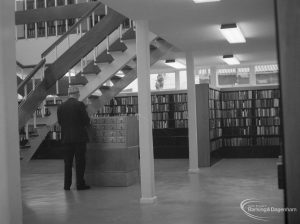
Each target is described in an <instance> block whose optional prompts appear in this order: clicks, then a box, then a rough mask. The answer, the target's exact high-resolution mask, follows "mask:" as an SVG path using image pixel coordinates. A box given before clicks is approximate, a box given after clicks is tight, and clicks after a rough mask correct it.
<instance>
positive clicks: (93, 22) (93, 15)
mask: <svg viewBox="0 0 300 224" xmlns="http://www.w3.org/2000/svg"><path fill="white" fill-rule="evenodd" d="M92 24H93V27H94V26H95V12H93V13H92Z"/></svg>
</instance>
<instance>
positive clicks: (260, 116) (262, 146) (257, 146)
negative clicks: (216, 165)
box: [221, 86, 281, 157]
mask: <svg viewBox="0 0 300 224" xmlns="http://www.w3.org/2000/svg"><path fill="white" fill-rule="evenodd" d="M221 98H222V120H223V122H222V123H223V124H222V129H223V149H222V157H278V155H279V152H280V144H281V133H280V125H281V121H280V120H281V119H280V90H279V89H278V87H271V86H269V87H255V88H243V89H241V88H239V89H224V90H222V93H221Z"/></svg>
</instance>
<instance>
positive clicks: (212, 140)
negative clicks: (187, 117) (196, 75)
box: [195, 83, 223, 167]
mask: <svg viewBox="0 0 300 224" xmlns="http://www.w3.org/2000/svg"><path fill="white" fill-rule="evenodd" d="M195 89H196V113H197V121H196V123H197V141H198V162H199V167H209V166H211V165H212V164H213V163H214V162H216V161H217V160H218V159H219V151H220V150H221V149H222V147H223V139H222V135H223V130H222V102H221V92H220V91H219V90H217V89H212V88H209V85H208V84H207V83H203V84H197V85H196V88H195Z"/></svg>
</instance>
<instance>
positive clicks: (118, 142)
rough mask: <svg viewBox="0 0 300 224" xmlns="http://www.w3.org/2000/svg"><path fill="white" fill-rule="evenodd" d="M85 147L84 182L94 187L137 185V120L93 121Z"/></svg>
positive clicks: (123, 118)
mask: <svg viewBox="0 0 300 224" xmlns="http://www.w3.org/2000/svg"><path fill="white" fill-rule="evenodd" d="M91 123H92V125H91V126H92V127H91V129H90V142H89V143H88V146H87V150H88V153H87V155H86V156H87V166H86V181H87V183H88V184H91V185H96V186H129V185H131V184H133V183H135V182H136V181H137V177H138V169H139V159H138V151H139V146H138V145H139V142H138V133H139V132H138V130H139V129H138V120H137V117H134V116H131V117H128V116H117V117H94V118H92V119H91Z"/></svg>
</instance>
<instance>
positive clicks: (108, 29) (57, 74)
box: [19, 10, 126, 128]
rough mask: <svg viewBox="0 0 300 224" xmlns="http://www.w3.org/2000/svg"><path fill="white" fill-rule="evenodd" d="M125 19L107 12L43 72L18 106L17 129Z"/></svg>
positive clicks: (117, 14)
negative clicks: (42, 77)
mask: <svg viewBox="0 0 300 224" xmlns="http://www.w3.org/2000/svg"><path fill="white" fill-rule="evenodd" d="M125 19H126V17H125V16H123V15H121V14H119V13H117V12H115V11H113V10H109V14H108V15H107V16H105V17H104V18H103V19H102V20H101V21H100V22H99V23H97V24H96V25H95V26H94V27H93V28H92V29H91V30H90V31H89V32H87V33H86V34H85V35H84V36H82V38H80V39H79V40H78V41H77V42H76V43H75V44H74V45H72V46H71V47H70V48H69V49H68V50H66V51H65V53H64V54H62V55H61V56H60V57H59V58H58V59H57V60H56V61H55V62H53V63H52V64H51V65H49V66H48V67H47V69H46V70H45V79H44V80H43V81H42V82H41V83H40V84H39V85H38V86H37V87H36V89H35V90H34V91H33V92H31V94H29V95H28V97H27V99H26V101H25V102H24V103H22V104H21V105H20V106H19V128H22V127H23V126H24V125H25V123H26V122H27V121H28V120H29V119H30V117H31V116H32V114H33V113H34V111H35V110H36V109H37V107H38V106H39V105H40V104H41V103H42V101H43V100H44V99H45V98H46V96H47V95H48V92H49V91H50V89H51V87H52V86H53V85H55V83H56V81H57V80H59V79H60V78H62V77H63V76H64V75H65V74H66V73H67V72H68V71H69V70H70V69H71V68H72V67H74V66H75V65H76V64H77V63H78V62H79V61H80V59H81V58H83V57H85V55H87V54H88V53H89V52H90V51H91V50H93V48H94V47H95V46H97V45H99V43H100V42H102V41H104V40H105V38H106V37H107V36H108V35H109V34H110V33H112V32H113V31H114V30H115V29H117V28H118V27H119V25H120V24H121V23H122V22H123V21H124V20H125Z"/></svg>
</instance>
